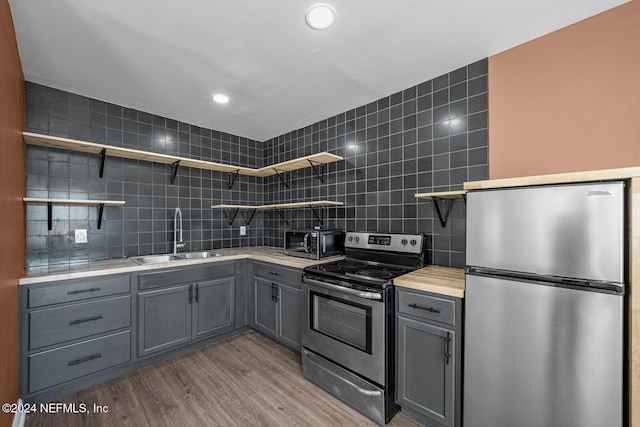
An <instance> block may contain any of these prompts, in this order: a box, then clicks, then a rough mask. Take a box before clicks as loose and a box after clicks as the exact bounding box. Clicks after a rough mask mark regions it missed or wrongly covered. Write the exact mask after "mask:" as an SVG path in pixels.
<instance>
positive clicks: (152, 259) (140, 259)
mask: <svg viewBox="0 0 640 427" xmlns="http://www.w3.org/2000/svg"><path fill="white" fill-rule="evenodd" d="M129 259H130V260H131V261H133V262H135V263H136V264H159V263H161V262H169V261H176V260H181V259H183V258H182V257H180V256H179V255H173V254H168V255H143V256H135V257H132V258H129Z"/></svg>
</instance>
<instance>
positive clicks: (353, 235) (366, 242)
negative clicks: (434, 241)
mask: <svg viewBox="0 0 640 427" xmlns="http://www.w3.org/2000/svg"><path fill="white" fill-rule="evenodd" d="M423 239H424V236H423V235H422V234H397V233H365V232H352V231H349V232H347V234H346V235H345V238H344V246H345V247H347V248H357V249H373V250H378V251H390V252H405V253H411V254H420V253H422V245H423Z"/></svg>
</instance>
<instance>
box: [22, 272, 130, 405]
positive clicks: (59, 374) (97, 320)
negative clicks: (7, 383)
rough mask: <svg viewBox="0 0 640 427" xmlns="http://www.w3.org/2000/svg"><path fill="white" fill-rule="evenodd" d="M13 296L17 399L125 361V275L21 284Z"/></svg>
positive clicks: (111, 368)
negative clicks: (15, 306) (17, 342)
mask: <svg viewBox="0 0 640 427" xmlns="http://www.w3.org/2000/svg"><path fill="white" fill-rule="evenodd" d="M19 296H20V297H19V300H20V364H19V366H20V396H21V397H22V398H26V397H28V396H33V395H34V394H38V393H51V390H55V389H56V388H60V387H65V385H66V384H68V383H70V382H72V381H74V380H78V381H81V382H82V381H87V380H86V379H85V378H86V377H89V376H91V375H94V376H95V375H104V373H105V372H106V373H108V372H109V371H111V372H113V371H114V370H116V369H119V368H120V367H121V366H122V365H125V364H127V363H130V362H131V360H132V342H131V341H132V335H133V334H132V324H133V322H132V321H133V319H132V313H133V312H134V310H135V307H133V306H132V303H133V298H132V295H131V276H130V275H122V274H119V275H109V276H103V277H97V278H88V279H73V280H61V281H53V282H48V283H40V284H31V285H24V286H20V288H19Z"/></svg>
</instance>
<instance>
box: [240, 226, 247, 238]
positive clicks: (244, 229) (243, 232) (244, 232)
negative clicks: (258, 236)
mask: <svg viewBox="0 0 640 427" xmlns="http://www.w3.org/2000/svg"><path fill="white" fill-rule="evenodd" d="M240 235H241V236H246V235H247V226H246V225H241V226H240Z"/></svg>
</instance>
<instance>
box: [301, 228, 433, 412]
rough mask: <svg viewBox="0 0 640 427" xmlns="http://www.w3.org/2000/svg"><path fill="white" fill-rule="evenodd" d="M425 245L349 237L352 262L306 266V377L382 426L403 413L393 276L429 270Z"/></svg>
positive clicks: (406, 239)
mask: <svg viewBox="0 0 640 427" xmlns="http://www.w3.org/2000/svg"><path fill="white" fill-rule="evenodd" d="M425 240H426V239H425V236H423V235H421V234H393V233H369V232H358V233H355V232H348V233H346V236H345V241H344V246H345V253H346V256H347V257H346V259H344V260H342V261H336V262H332V263H327V264H320V265H315V266H311V267H307V268H305V269H304V275H303V279H302V281H303V282H304V283H303V288H302V290H303V297H304V299H305V303H304V315H303V325H302V326H303V330H302V344H303V349H302V369H303V374H304V376H305V378H307V379H308V380H310V381H311V382H313V383H315V384H316V385H318V386H319V387H321V388H323V389H324V390H326V391H328V392H329V393H331V394H333V395H335V396H336V397H338V398H339V399H340V400H342V401H343V402H345V403H347V404H349V405H350V406H352V407H353V408H355V409H357V410H358V411H360V412H361V413H363V414H364V415H366V416H368V417H369V418H371V419H372V420H374V421H376V422H378V423H380V424H386V423H387V422H389V420H390V419H391V418H392V417H393V415H394V414H395V412H396V411H397V406H396V405H395V403H394V398H395V396H394V393H395V387H394V378H395V374H394V372H395V357H394V341H395V324H394V302H393V278H394V277H398V276H400V275H402V274H405V273H408V272H409V271H412V270H415V269H417V268H421V267H423V266H424V264H425V261H426V244H425Z"/></svg>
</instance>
